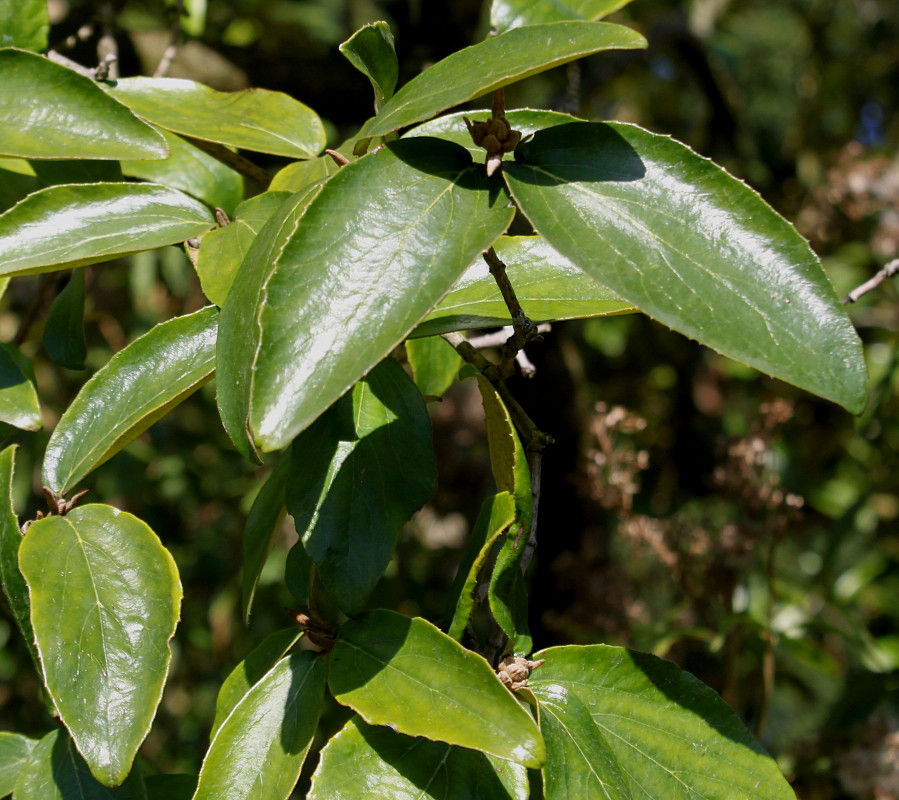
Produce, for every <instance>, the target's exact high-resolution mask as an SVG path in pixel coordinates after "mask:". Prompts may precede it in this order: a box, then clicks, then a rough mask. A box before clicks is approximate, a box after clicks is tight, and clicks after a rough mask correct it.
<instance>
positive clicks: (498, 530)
mask: <svg viewBox="0 0 899 800" xmlns="http://www.w3.org/2000/svg"><path fill="white" fill-rule="evenodd" d="M513 522H515V498H514V497H513V496H512V494H511V493H510V492H500V493H499V494H497V495H492V496H491V497H488V498H487V499H486V500H485V501H484V503H483V504H482V505H481V510H480V513H479V514H478V518H477V520H476V521H475V524H474V527H473V528H472V529H471V534H470V535H469V537H468V543H467V544H466V546H465V553H464V554H463V556H462V561H461V563H460V564H459V570H458V572H457V573H456V580H455V581H454V583H453V587H452V589H451V590H450V605H449V606H448V607H447V611H448V617H449V620H450V623H449V627H448V628H447V635H449V636H451V637H452V638H453V639H456V640H457V641H461V640H462V636H463V634H464V633H465V626H466V625H467V624H468V620H469V618H470V617H471V614H472V611H473V610H474V604H475V592H476V591H477V588H478V578H479V575H480V573H481V570H482V569H483V568H484V565H485V564H486V563H487V559H488V558H489V556H490V551H491V550H492V549H493V546H494V544H495V543H496V540H497V539H498V538H499V537H500V536H501V535H502V534H503V533H504V532H505V531H506V530H507V529H508V528H509V527H510V526H511V525H512V523H513Z"/></svg>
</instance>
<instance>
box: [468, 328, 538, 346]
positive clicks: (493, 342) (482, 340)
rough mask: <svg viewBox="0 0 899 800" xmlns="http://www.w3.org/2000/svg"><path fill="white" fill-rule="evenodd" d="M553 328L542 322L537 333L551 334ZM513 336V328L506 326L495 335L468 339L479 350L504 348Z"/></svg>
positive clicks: (484, 334)
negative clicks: (507, 340)
mask: <svg viewBox="0 0 899 800" xmlns="http://www.w3.org/2000/svg"><path fill="white" fill-rule="evenodd" d="M552 329H553V326H552V325H551V324H550V323H549V322H541V323H540V324H539V325H538V326H537V333H549V332H550V331H551V330H552ZM511 335H512V326H511V325H505V326H504V327H503V328H502V330H499V331H495V332H494V333H482V334H480V335H479V336H472V337H470V338H469V339H468V343H469V344H470V345H471V346H472V347H476V348H477V349H478V350H483V349H484V348H485V347H502V346H503V345H504V344H505V343H506V339H508V338H509V336H511Z"/></svg>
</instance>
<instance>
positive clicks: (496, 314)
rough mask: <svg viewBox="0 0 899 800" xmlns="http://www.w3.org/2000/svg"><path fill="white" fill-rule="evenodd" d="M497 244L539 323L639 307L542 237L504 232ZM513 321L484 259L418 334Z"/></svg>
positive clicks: (526, 305) (525, 305)
mask: <svg viewBox="0 0 899 800" xmlns="http://www.w3.org/2000/svg"><path fill="white" fill-rule="evenodd" d="M493 247H494V250H496V254H497V255H498V256H499V257H500V258H501V259H502V261H503V263H505V265H506V274H507V275H508V276H509V280H510V281H511V282H512V285H513V286H514V287H515V294H516V295H517V296H518V299H519V301H520V302H521V304H522V307H523V308H524V311H525V313H526V314H527V315H528V316H529V317H530V318H531V319H532V320H534V322H553V321H557V320H563V319H581V318H584V317H603V316H607V315H610V314H628V313H630V312H633V311H635V310H636V309H635V308H634V306H633V305H632V304H630V303H627V302H625V301H624V300H621V299H620V298H619V297H618V296H617V295H615V294H614V293H613V292H611V291H610V290H609V289H607V288H606V287H605V286H601V285H600V284H598V283H597V282H596V281H594V280H593V279H592V278H590V277H588V276H587V275H585V274H584V273H583V272H581V270H579V269H578V268H577V267H576V266H574V264H572V263H571V262H570V261H569V260H568V259H567V258H565V257H564V256H561V255H559V253H557V252H556V251H555V250H553V248H552V247H550V246H549V245H548V244H547V242H546V240H545V239H544V238H543V237H542V236H501V237H500V238H499V239H497V241H496V243H495V244H494V245H493ZM512 322H513V320H512V318H511V316H510V315H509V309H508V307H507V306H506V303H505V301H504V300H503V297H502V295H501V294H500V291H499V288H498V287H497V285H496V281H495V280H494V278H493V276H492V275H491V274H490V270H489V269H488V268H487V264H486V263H485V262H484V260H483V259H478V260H477V261H475V262H474V264H472V265H471V267H469V268H468V271H467V272H466V273H465V274H464V275H463V276H462V277H461V278H460V279H459V280H458V281H457V282H456V285H455V286H454V287H453V289H452V291H451V292H450V293H449V294H448V295H447V296H446V297H444V298H443V300H441V301H440V302H439V303H438V304H437V306H436V307H435V308H434V310H433V311H432V312H431V313H430V314H428V316H427V317H425V319H424V321H423V322H422V323H421V324H420V325H419V326H418V327H417V328H416V329H415V330H414V331H413V332H412V335H413V336H432V335H434V334H438V333H446V332H447V331H457V330H469V329H472V328H493V327H499V326H501V325H511V324H512Z"/></svg>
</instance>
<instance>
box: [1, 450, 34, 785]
mask: <svg viewBox="0 0 899 800" xmlns="http://www.w3.org/2000/svg"><path fill="white" fill-rule="evenodd" d="M4 452H5V451H4ZM36 744H37V742H36V741H35V740H34V739H29V738H28V737H27V736H22V735H20V734H18V733H9V732H8V731H0V797H6V795H8V794H9V793H10V792H12V790H13V789H14V788H15V785H16V781H17V780H18V778H19V774H20V773H21V772H22V768H23V767H24V766H25V764H26V762H27V761H28V759H29V757H30V755H31V751H32V750H33V749H34V746H35V745H36Z"/></svg>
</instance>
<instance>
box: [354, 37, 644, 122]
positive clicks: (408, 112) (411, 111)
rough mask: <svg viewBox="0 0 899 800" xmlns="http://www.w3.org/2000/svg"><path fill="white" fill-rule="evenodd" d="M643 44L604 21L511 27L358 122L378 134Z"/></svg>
mask: <svg viewBox="0 0 899 800" xmlns="http://www.w3.org/2000/svg"><path fill="white" fill-rule="evenodd" d="M643 47H646V40H645V39H644V38H643V37H642V36H641V35H640V34H639V33H637V32H636V31H632V30H630V29H629V28H625V27H623V26H621V25H612V24H610V23H608V22H582V21H572V22H552V23H549V24H547V25H534V26H532V27H528V28H517V29H516V30H512V31H509V32H508V33H504V34H502V35H500V36H493V37H491V38H490V39H487V40H486V41H484V42H480V43H479V44H475V45H472V46H471V47H466V48H465V49H464V50H459V51H458V52H456V53H453V54H452V55H450V56H448V57H447V58H444V59H443V60H442V61H438V62H437V63H436V64H434V66H432V67H429V68H428V69H426V70H425V71H424V72H422V73H421V74H420V75H418V76H416V77H415V78H413V79H412V80H411V81H409V83H407V84H406V85H405V86H403V88H402V89H400V90H399V91H398V92H397V93H396V94H395V95H394V96H393V97H392V98H390V100H389V101H388V102H387V103H386V104H385V105H384V107H383V108H382V109H381V113H380V114H378V115H377V116H376V117H374V118H373V119H370V120H369V121H368V122H367V123H366V124H365V125H364V126H363V128H362V131H361V135H362V136H365V137H374V136H383V135H384V134H385V133H390V132H391V131H395V130H397V129H398V128H402V127H404V126H406V125H412V124H413V123H415V122H422V121H423V120H426V119H429V118H430V117H433V116H434V115H435V114H438V113H439V112H441V111H445V110H446V109H448V108H452V107H453V106H457V105H459V104H460V103H466V102H468V101H469V100H474V99H475V98H476V97H480V96H481V95H485V94H488V93H490V92H492V91H494V90H495V89H500V88H502V87H503V86H508V85H509V84H510V83H515V82H516V81H520V80H522V79H523V78H527V77H529V76H531V75H536V74H537V73H538V72H543V71H545V70H548V69H552V68H553V67H558V66H560V65H562V64H567V63H568V62H569V61H574V60H576V59H578V58H583V57H584V56H589V55H592V54H593V53H599V52H601V51H602V50H631V49H635V48H643Z"/></svg>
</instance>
